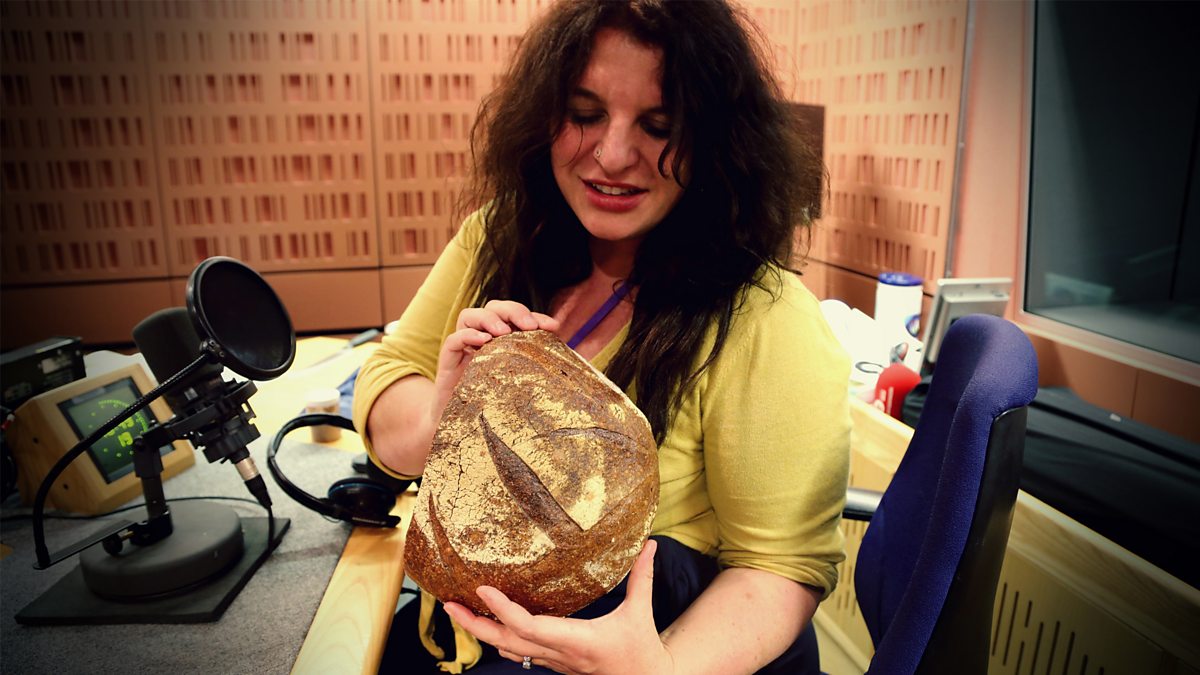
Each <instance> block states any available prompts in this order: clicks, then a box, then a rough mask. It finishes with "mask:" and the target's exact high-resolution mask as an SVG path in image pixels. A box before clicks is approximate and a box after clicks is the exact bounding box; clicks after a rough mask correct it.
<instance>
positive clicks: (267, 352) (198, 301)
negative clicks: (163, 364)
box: [187, 256, 296, 380]
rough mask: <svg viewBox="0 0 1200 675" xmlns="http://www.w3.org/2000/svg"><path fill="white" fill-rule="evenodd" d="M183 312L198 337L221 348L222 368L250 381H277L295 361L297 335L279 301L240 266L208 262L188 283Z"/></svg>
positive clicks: (222, 261)
mask: <svg viewBox="0 0 1200 675" xmlns="http://www.w3.org/2000/svg"><path fill="white" fill-rule="evenodd" d="M187 307H188V313H189V314H190V315H191V317H192V322H193V323H194V324H195V326H196V332H197V333H198V334H199V335H201V336H206V337H208V338H211V339H212V340H213V341H214V342H216V344H217V345H218V346H220V347H221V352H222V355H221V363H222V364H223V365H225V366H227V367H228V368H229V369H230V370H232V371H233V372H235V373H237V374H238V375H241V376H243V377H247V378H249V379H252V380H270V379H273V378H276V377H279V376H280V375H282V374H283V373H284V371H286V370H287V369H288V368H289V367H291V365H292V360H293V359H294V358H295V357H296V333H295V332H294V331H293V330H292V320H291V318H290V317H289V316H288V313H287V309H285V308H284V306H283V303H282V302H280V300H279V296H277V295H275V291H273V290H271V287H270V286H269V285H268V284H267V282H266V281H265V280H264V279H263V278H262V277H261V276H259V274H258V272H255V271H254V270H253V269H251V268H250V267H248V266H246V265H245V264H244V263H242V262H240V261H238V260H235V259H233V258H228V257H224V256H218V257H213V258H208V259H207V260H205V261H203V262H201V263H200V264H199V265H197V266H196V269H194V270H192V274H191V276H190V277H188V285H187Z"/></svg>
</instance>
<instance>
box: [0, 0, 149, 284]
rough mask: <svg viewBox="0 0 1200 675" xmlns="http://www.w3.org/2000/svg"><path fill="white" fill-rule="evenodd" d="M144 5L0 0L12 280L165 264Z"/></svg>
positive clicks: (115, 275) (144, 271) (3, 223)
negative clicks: (143, 26) (146, 65)
mask: <svg viewBox="0 0 1200 675" xmlns="http://www.w3.org/2000/svg"><path fill="white" fill-rule="evenodd" d="M139 12H140V4H139V3H137V2H134V1H133V0H128V1H123V0H112V1H99V2H89V3H78V2H57V1H47V2H2V3H0V32H2V35H3V39H2V40H0V45H2V52H3V72H2V73H0V96H2V98H0V106H2V107H3V111H4V114H3V118H2V120H0V150H2V153H3V156H2V157H0V186H2V189H3V193H4V198H3V200H2V201H0V241H2V244H0V252H2V264H0V281H2V282H3V283H4V284H5V285H9V284H39V283H53V282H68V281H69V282H77V281H104V280H115V279H139V278H148V277H158V276H163V275H164V274H165V273H166V269H167V263H166V251H165V250H164V248H163V229H162V223H161V221H160V216H159V202H158V177H157V175H156V171H155V165H154V142H153V138H152V131H151V117H150V93H149V88H148V86H147V80H146V75H145V69H144V66H143V64H144V59H145V54H146V50H145V43H144V41H143V37H142V32H141V27H140V23H139V20H138V19H139Z"/></svg>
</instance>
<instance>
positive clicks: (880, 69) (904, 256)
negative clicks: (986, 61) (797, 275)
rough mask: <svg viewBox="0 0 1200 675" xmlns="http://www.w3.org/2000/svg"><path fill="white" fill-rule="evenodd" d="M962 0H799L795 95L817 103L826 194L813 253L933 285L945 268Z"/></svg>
mask: <svg viewBox="0 0 1200 675" xmlns="http://www.w3.org/2000/svg"><path fill="white" fill-rule="evenodd" d="M966 11H967V4H966V3H962V2H936V1H922V0H913V1H911V2H890V1H888V0H858V1H849V2H832V1H829V0H812V1H802V2H800V4H799V8H798V10H797V31H796V36H797V37H796V47H795V54H796V60H797V63H796V67H797V70H798V72H799V75H798V78H797V84H796V99H797V100H798V101H800V102H805V103H813V104H819V105H824V106H825V107H826V116H825V128H826V137H825V163H826V166H827V168H828V171H829V195H828V201H827V205H826V208H825V210H824V214H823V218H822V221H821V223H820V224H819V227H818V228H817V230H816V234H815V236H814V243H813V249H812V255H813V256H814V257H815V258H817V259H818V260H822V261H824V262H828V263H830V264H833V265H837V266H839V267H843V268H846V269H850V270H853V271H856V272H860V273H863V274H866V275H869V276H872V277H873V276H875V275H877V274H878V273H879V272H883V271H903V272H910V273H913V274H917V275H919V276H921V277H922V278H924V279H925V283H926V285H925V290H926V292H927V293H928V292H932V291H933V290H934V288H935V282H936V279H938V278H940V277H941V276H942V273H943V270H944V268H945V252H946V243H947V241H948V225H949V223H950V218H951V214H950V200H951V192H952V188H953V175H954V162H955V150H956V145H957V128H958V108H959V102H960V90H961V84H962V82H961V80H962V64H963V54H964V39H965V34H966Z"/></svg>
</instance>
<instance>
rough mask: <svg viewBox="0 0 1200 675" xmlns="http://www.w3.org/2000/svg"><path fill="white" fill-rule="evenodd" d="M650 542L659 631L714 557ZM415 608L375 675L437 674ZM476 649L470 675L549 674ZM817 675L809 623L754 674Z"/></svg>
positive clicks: (408, 609) (696, 589) (437, 630)
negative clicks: (421, 636)
mask: <svg viewBox="0 0 1200 675" xmlns="http://www.w3.org/2000/svg"><path fill="white" fill-rule="evenodd" d="M654 539H655V540H656V541H657V542H658V552H657V553H655V555H654V600H653V604H654V624H655V626H656V627H657V628H658V630H659V631H662V630H664V629H665V628H666V627H667V626H669V625H671V623H673V622H674V621H675V619H677V618H678V617H679V615H680V614H682V613H683V611H684V610H685V609H687V608H688V606H690V605H691V604H692V602H693V601H694V600H695V599H696V598H697V597H698V596H699V595H700V593H701V592H702V591H703V590H704V589H705V588H707V587H708V585H709V584H710V583H712V580H713V578H715V577H716V576H717V572H718V569H717V561H716V559H715V558H712V557H710V556H706V555H704V554H702V553H700V552H698V551H695V550H693V549H691V548H688V547H687V546H684V545H683V544H680V543H679V542H677V541H675V540H674V539H671V538H670V537H661V536H656V537H654ZM624 598H625V581H622V582H621V583H619V584H617V586H616V588H614V589H612V590H611V591H609V592H608V593H607V594H605V595H604V596H603V597H601V598H600V599H598V600H596V601H595V602H593V603H592V604H590V605H588V606H587V607H584V608H583V609H581V610H579V611H578V612H576V613H575V614H572V615H571V616H573V617H575V618H578V619H592V618H596V617H599V616H604V615H605V614H608V613H609V612H611V611H612V610H614V609H616V608H617V606H618V605H620V604H621V601H622V600H623V599H624ZM420 604H421V603H419V602H409V603H408V604H406V605H405V606H404V607H402V608H401V609H400V611H399V612H397V613H396V617H395V620H393V621H392V630H391V633H390V634H389V635H388V642H387V646H386V647H385V649H384V653H383V660H382V661H381V662H380V666H379V672H381V673H422V674H423V673H431V674H432V673H438V674H439V675H440V674H441V671H440V670H439V669H438V667H437V659H435V658H433V656H431V655H430V654H429V652H428V651H426V649H425V647H424V646H423V645H422V644H421V641H420V640H419V639H418V637H417V618H418V614H419V612H420ZM433 618H434V639H435V641H436V642H437V643H438V645H441V646H442V648H443V649H445V650H446V654H447V656H446V658H453V655H454V631H453V629H452V628H451V626H450V618H449V617H448V616H447V615H446V613H445V612H443V611H441V608H440V604H439V608H438V611H436V612H434V617H433ZM481 644H482V646H483V658H482V659H480V661H479V663H478V664H477V665H476V666H475V667H474V668H471V669H470V670H468V671H467V672H468V673H471V674H472V675H497V674H499V673H514V674H515V673H529V672H540V673H549V672H552V671H550V670H547V669H545V668H540V667H538V666H534V667H533V668H532V670H522V668H521V664H519V663H514V662H512V661H509V660H507V659H504V658H501V657H500V655H499V654H498V653H497V652H496V650H495V648H493V647H492V646H491V645H489V644H487V643H481ZM820 672H821V669H820V664H819V658H818V654H817V636H816V633H814V632H813V627H812V624H811V623H810V624H809V625H808V626H807V627H806V628H805V629H804V632H802V633H801V634H800V637H799V638H798V639H797V640H796V642H795V643H794V644H792V646H791V647H789V648H788V650H787V651H786V652H784V653H783V655H782V656H780V657H779V658H777V659H775V660H774V661H772V662H771V663H770V664H768V665H767V667H765V668H763V669H762V670H760V671H759V673H763V674H767V675H783V674H785V673H786V674H787V675H807V674H808V673H813V674H814V675H815V674H817V673H820Z"/></svg>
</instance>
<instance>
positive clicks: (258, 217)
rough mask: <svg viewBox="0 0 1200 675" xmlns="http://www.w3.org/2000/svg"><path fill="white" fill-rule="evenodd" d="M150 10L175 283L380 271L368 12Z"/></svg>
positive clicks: (346, 4)
mask: <svg viewBox="0 0 1200 675" xmlns="http://www.w3.org/2000/svg"><path fill="white" fill-rule="evenodd" d="M143 11H144V12H145V32H146V41H147V47H148V50H149V59H148V63H147V68H148V79H149V90H150V97H151V100H152V102H153V120H154V132H155V137H156V140H157V143H158V153H157V160H158V163H157V169H158V173H159V176H160V180H161V182H162V189H163V200H162V206H163V218H164V220H165V222H166V226H167V246H168V260H169V263H170V269H171V273H172V274H173V275H175V276H182V275H186V274H187V273H188V272H189V271H190V270H191V269H192V267H194V266H195V264H196V263H198V262H199V261H201V260H203V259H204V258H206V257H208V256H212V255H230V256H233V257H236V258H238V259H240V260H243V261H245V262H246V263H248V264H250V265H251V266H253V267H254V268H255V269H257V270H259V271H260V272H273V271H282V270H290V271H296V270H317V269H332V268H343V269H344V268H356V267H377V266H378V264H379V250H378V246H377V242H378V230H377V227H376V223H375V201H374V198H373V191H374V167H373V163H372V161H371V130H370V125H371V119H370V109H371V100H370V87H369V82H368V78H369V75H368V63H367V39H366V38H367V24H366V21H367V6H366V3H365V2H364V1H363V0H287V1H284V2H248V1H241V0H238V1H232V0H230V1H214V2H205V3H200V2H155V3H146V4H145V5H143Z"/></svg>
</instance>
